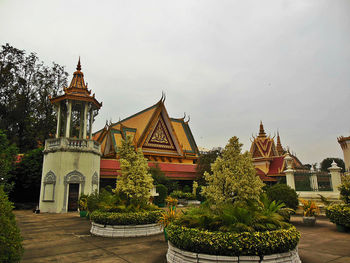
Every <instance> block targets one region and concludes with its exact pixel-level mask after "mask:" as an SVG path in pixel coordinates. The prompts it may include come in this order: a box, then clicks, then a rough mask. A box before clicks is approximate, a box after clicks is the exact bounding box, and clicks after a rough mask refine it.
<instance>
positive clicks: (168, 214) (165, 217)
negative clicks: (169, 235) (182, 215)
mask: <svg viewBox="0 0 350 263" xmlns="http://www.w3.org/2000/svg"><path fill="white" fill-rule="evenodd" d="M177 216H178V215H177V213H176V208H175V207H173V206H170V207H169V209H168V210H166V211H164V212H163V213H162V215H161V217H160V218H159V220H158V223H159V224H160V225H161V226H162V227H164V228H165V227H167V226H168V225H169V224H170V223H172V222H174V221H175V220H176V218H177Z"/></svg>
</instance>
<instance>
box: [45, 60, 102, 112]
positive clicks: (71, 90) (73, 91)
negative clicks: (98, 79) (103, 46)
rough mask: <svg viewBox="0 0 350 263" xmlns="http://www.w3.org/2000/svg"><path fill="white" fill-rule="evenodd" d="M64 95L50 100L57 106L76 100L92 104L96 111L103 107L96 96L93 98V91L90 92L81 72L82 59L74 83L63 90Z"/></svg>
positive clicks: (74, 76)
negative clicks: (64, 101)
mask: <svg viewBox="0 0 350 263" xmlns="http://www.w3.org/2000/svg"><path fill="white" fill-rule="evenodd" d="M63 91H64V94H63V95H61V96H58V97H55V98H50V101H51V103H52V104H57V103H59V102H61V101H63V100H67V99H68V100H75V101H86V102H91V103H92V105H94V106H95V108H96V109H100V108H101V107H102V102H101V103H100V102H98V101H97V100H96V98H95V94H93V95H92V96H91V90H88V87H87V85H86V84H85V81H84V73H83V72H82V71H81V65H80V58H79V61H78V65H77V70H76V71H75V72H74V73H73V78H72V81H71V83H70V85H69V87H68V88H64V89H63Z"/></svg>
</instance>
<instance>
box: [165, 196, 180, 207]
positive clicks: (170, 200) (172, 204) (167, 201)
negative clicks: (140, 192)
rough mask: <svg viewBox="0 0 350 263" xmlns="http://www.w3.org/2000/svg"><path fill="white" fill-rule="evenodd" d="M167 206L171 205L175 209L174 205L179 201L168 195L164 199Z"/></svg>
mask: <svg viewBox="0 0 350 263" xmlns="http://www.w3.org/2000/svg"><path fill="white" fill-rule="evenodd" d="M165 201H166V203H167V205H168V207H172V208H173V209H175V210H176V205H177V203H178V202H179V200H177V199H176V198H172V197H171V196H168V197H167V198H166V199H165Z"/></svg>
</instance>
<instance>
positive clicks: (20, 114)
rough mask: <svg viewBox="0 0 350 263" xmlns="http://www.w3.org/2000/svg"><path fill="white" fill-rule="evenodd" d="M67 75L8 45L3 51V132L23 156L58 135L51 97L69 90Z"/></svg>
mask: <svg viewBox="0 0 350 263" xmlns="http://www.w3.org/2000/svg"><path fill="white" fill-rule="evenodd" d="M67 76H68V74H67V73H66V72H65V71H64V68H63V67H62V66H60V65H58V64H55V63H53V65H52V66H51V67H47V66H45V65H44V64H43V63H42V62H40V61H39V58H38V57H37V56H36V54H34V53H30V54H29V55H26V54H25V52H24V51H23V50H19V49H16V48H14V47H12V46H10V45H9V44H6V45H4V46H2V50H0V129H3V130H4V131H5V133H6V134H7V137H8V139H9V140H10V141H11V142H12V143H15V144H16V145H17V146H18V147H19V149H20V151H21V152H26V151H28V150H30V149H33V148H37V146H38V144H41V143H43V142H44V140H45V139H46V138H48V137H49V136H50V135H51V134H54V133H55V128H56V124H55V123H56V120H55V114H54V109H53V107H52V105H51V103H50V101H49V95H51V96H56V95H57V94H58V93H59V91H60V90H62V88H63V87H64V86H67Z"/></svg>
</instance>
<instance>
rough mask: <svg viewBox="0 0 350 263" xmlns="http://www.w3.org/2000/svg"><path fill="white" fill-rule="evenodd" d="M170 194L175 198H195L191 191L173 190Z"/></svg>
mask: <svg viewBox="0 0 350 263" xmlns="http://www.w3.org/2000/svg"><path fill="white" fill-rule="evenodd" d="M170 196H171V197H172V198H176V199H186V200H192V199H195V197H194V196H193V194H192V193H184V192H182V191H174V192H172V193H171V194H170Z"/></svg>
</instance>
